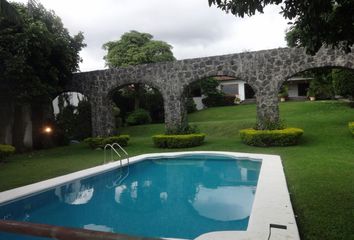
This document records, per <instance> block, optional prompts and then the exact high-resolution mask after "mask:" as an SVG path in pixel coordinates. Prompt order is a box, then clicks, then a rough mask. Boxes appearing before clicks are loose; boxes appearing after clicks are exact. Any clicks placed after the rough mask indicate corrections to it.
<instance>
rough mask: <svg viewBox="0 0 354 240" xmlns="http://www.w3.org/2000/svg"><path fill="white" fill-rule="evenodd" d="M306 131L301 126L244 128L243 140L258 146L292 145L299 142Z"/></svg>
mask: <svg viewBox="0 0 354 240" xmlns="http://www.w3.org/2000/svg"><path fill="white" fill-rule="evenodd" d="M303 133H304V131H303V130H302V129H300V128H285V129H281V130H255V129H251V128H250V129H242V130H241V131H240V136H241V140H242V141H243V142H244V143H245V144H247V145H252V146H258V147H268V146H291V145H296V144H298V142H299V139H300V137H301V136H302V135H303Z"/></svg>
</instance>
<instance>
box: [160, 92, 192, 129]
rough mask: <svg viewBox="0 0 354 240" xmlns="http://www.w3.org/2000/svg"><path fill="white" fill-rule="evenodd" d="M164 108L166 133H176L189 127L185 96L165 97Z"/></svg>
mask: <svg viewBox="0 0 354 240" xmlns="http://www.w3.org/2000/svg"><path fill="white" fill-rule="evenodd" d="M164 108H165V128H166V132H168V133H176V132H178V131H179V130H181V129H184V128H185V127H186V126H187V124H188V123H187V109H186V105H185V97H184V96H183V94H180V95H173V94H172V95H169V96H164Z"/></svg>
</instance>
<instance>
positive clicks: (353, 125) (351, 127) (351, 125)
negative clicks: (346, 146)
mask: <svg viewBox="0 0 354 240" xmlns="http://www.w3.org/2000/svg"><path fill="white" fill-rule="evenodd" d="M348 128H349V131H350V132H351V133H352V135H353V136H354V122H350V123H348Z"/></svg>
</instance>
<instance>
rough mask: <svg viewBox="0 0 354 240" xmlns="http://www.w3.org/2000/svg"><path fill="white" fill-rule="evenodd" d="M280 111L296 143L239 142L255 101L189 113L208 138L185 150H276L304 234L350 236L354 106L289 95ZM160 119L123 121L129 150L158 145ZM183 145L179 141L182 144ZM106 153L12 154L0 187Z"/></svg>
mask: <svg viewBox="0 0 354 240" xmlns="http://www.w3.org/2000/svg"><path fill="white" fill-rule="evenodd" d="M280 109H281V116H282V118H283V119H284V120H285V122H286V124H287V126H289V127H300V128H302V129H304V131H305V134H304V136H303V138H302V140H301V142H300V145H298V146H292V147H272V148H257V147H251V146H246V145H244V144H242V143H241V141H240V138H239V135H238V131H239V130H240V129H242V128H247V127H253V126H254V123H255V114H256V106H255V105H253V104H252V105H241V106H234V107H219V108H211V109H207V110H203V111H199V112H197V113H193V114H190V115H189V120H190V122H191V123H192V124H196V125H198V127H199V128H200V130H201V131H202V132H204V133H206V134H207V139H206V143H205V144H204V145H202V146H199V147H195V148H191V149H187V150H188V151H190V150H220V151H237V152H251V153H265V154H277V155H280V156H281V157H282V160H283V164H284V170H285V175H286V177H287V182H288V187H289V191H290V194H291V195H290V196H291V200H292V203H293V207H294V210H295V214H296V215H297V223H298V226H299V230H300V235H301V238H302V239H311V240H312V239H354V228H353V226H354V184H353V180H354V138H353V137H352V136H351V134H350V132H349V131H348V122H350V121H353V120H354V109H350V108H349V107H348V106H347V105H346V104H344V103H341V102H336V101H321V102H320V101H317V102H286V103H281V104H280ZM163 131H164V127H163V125H162V124H152V125H145V126H135V127H127V128H124V129H123V130H122V132H123V133H127V134H130V135H131V141H130V143H129V146H128V147H127V148H126V149H127V151H128V152H129V153H130V154H131V155H137V154H142V153H150V152H162V151H168V150H161V149H157V148H154V147H153V145H152V140H151V136H152V135H153V134H158V133H162V132H163ZM183 150H186V149H180V151H183ZM102 161H103V153H102V151H99V150H89V149H88V148H86V147H85V146H84V145H82V144H78V145H72V146H67V147H60V148H55V149H50V150H43V151H37V152H34V153H31V154H22V155H15V156H13V157H11V158H9V159H8V161H7V162H6V163H2V164H0V190H6V189H10V188H13V187H18V186H21V185H25V184H29V183H33V182H36V181H40V180H43V179H47V178H51V177H54V176H58V175H62V174H65V173H69V172H73V171H77V170H79V169H83V168H88V167H91V166H95V165H98V164H101V163H102Z"/></svg>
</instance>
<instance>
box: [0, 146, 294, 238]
mask: <svg viewBox="0 0 354 240" xmlns="http://www.w3.org/2000/svg"><path fill="white" fill-rule="evenodd" d="M190 154H216V155H227V156H231V157H237V158H241V159H247V160H255V161H257V160H258V161H259V160H261V161H262V167H261V171H260V174H259V178H258V184H257V190H256V194H255V198H254V202H253V207H252V212H251V215H250V219H249V223H248V228H247V230H246V231H216V232H209V233H205V234H202V235H200V236H199V237H197V238H196V240H212V239H213V240H214V239H218V240H233V239H237V240H246V239H268V235H269V230H270V224H278V225H282V226H286V229H277V228H272V229H271V237H270V239H271V240H274V239H279V240H280V239H292V240H298V239H300V237H299V233H298V229H297V225H296V221H295V217H294V212H293V209H292V205H291V202H290V197H289V192H288V188H287V185H286V179H285V175H284V171H283V166H282V163H281V159H280V157H279V156H277V155H263V154H249V153H237V152H215V151H195V152H172V153H153V154H143V155H139V156H135V157H131V158H130V164H132V163H135V162H139V161H142V160H144V159H148V158H154V157H162V156H165V157H174V156H178V155H190ZM126 164H127V160H123V165H126ZM119 166H120V162H119V161H116V162H111V163H107V164H105V165H100V166H97V167H93V168H89V169H85V170H82V171H78V172H74V173H71V174H67V175H64V176H60V177H56V178H52V179H48V180H45V181H42V182H38V183H34V184H31V185H27V186H23V187H19V188H15V189H12V190H8V191H4V192H1V193H0V205H2V204H4V203H7V202H10V201H12V200H15V199H19V198H22V197H25V196H27V195H31V194H34V193H38V192H42V191H45V190H47V189H50V188H53V187H57V186H59V185H62V184H65V183H67V182H71V181H74V180H77V179H81V178H87V177H90V176H92V175H96V174H99V173H102V172H106V171H109V170H112V169H114V168H117V167H119Z"/></svg>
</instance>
